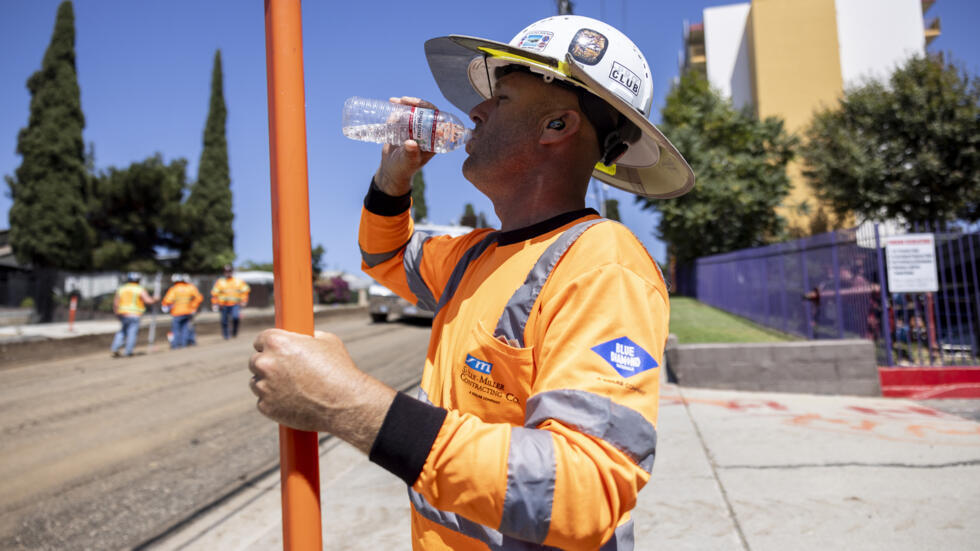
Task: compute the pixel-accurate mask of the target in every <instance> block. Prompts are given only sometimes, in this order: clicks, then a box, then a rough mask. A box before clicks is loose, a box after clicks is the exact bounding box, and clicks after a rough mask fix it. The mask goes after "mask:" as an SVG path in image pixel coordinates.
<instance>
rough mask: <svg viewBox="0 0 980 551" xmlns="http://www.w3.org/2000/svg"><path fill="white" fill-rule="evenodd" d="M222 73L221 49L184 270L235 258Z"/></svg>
mask: <svg viewBox="0 0 980 551" xmlns="http://www.w3.org/2000/svg"><path fill="white" fill-rule="evenodd" d="M222 80H223V79H222V73H221V50H218V51H217V52H215V54H214V69H213V71H212V73H211V104H210V107H209V109H208V120H207V123H206V125H205V127H204V149H203V150H202V151H201V162H200V163H199V164H198V168H197V181H196V182H194V184H193V185H192V186H191V192H190V196H189V197H188V198H187V203H186V205H185V213H186V220H187V225H186V230H187V232H186V235H185V239H186V242H185V244H184V247H185V249H184V251H183V254H182V255H181V264H182V266H183V269H184V270H187V271H192V272H216V271H219V270H220V269H221V267H222V266H223V265H225V264H230V263H231V262H232V261H233V260H234V259H235V232H234V230H233V229H232V226H231V222H232V220H233V218H234V214H232V210H231V176H230V171H229V169H228V140H227V138H226V137H225V120H226V119H227V116H228V112H227V109H226V108H225V96H224V91H223V84H222Z"/></svg>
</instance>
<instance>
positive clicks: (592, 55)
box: [568, 29, 609, 65]
mask: <svg viewBox="0 0 980 551" xmlns="http://www.w3.org/2000/svg"><path fill="white" fill-rule="evenodd" d="M607 46H609V40H608V39H607V38H606V37H605V35H603V34H602V33H600V32H598V31H593V30H592V29H579V30H578V32H577V33H575V37H574V38H572V42H571V44H569V45H568V53H570V54H572V58H573V59H575V60H576V61H579V62H581V63H585V64H586V65H595V64H596V63H599V62H600V61H601V60H602V56H603V55H604V54H605V53H606V47H607Z"/></svg>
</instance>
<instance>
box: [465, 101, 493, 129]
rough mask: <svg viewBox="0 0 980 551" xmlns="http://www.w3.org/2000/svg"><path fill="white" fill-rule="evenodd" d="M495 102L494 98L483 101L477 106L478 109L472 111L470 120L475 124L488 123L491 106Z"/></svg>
mask: <svg viewBox="0 0 980 551" xmlns="http://www.w3.org/2000/svg"><path fill="white" fill-rule="evenodd" d="M492 102H493V98H490V99H487V100H483V101H482V102H480V103H478V104H476V107H474V108H473V109H470V112H469V115H470V120H471V121H473V124H482V123H485V122H487V115H488V114H489V111H490V105H491V103H492Z"/></svg>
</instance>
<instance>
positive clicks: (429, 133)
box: [408, 107, 439, 151]
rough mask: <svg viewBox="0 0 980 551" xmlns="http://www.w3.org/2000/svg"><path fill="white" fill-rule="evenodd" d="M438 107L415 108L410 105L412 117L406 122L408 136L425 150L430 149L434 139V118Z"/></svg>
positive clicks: (436, 115) (437, 115) (437, 112)
mask: <svg viewBox="0 0 980 551" xmlns="http://www.w3.org/2000/svg"><path fill="white" fill-rule="evenodd" d="M438 117H439V110H438V109H416V108H415V107H412V118H411V121H410V122H409V124H408V137H409V139H412V140H415V141H416V142H418V143H419V147H420V148H421V149H423V150H425V151H432V148H433V146H434V144H435V141H436V119H437V118H438Z"/></svg>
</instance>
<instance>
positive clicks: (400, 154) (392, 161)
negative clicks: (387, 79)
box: [374, 96, 436, 196]
mask: <svg viewBox="0 0 980 551" xmlns="http://www.w3.org/2000/svg"><path fill="white" fill-rule="evenodd" d="M388 101H390V102H391V103H399V104H402V105H414V106H416V107H427V108H429V109H435V108H436V106H435V105H433V104H431V103H429V102H427V101H425V100H421V99H419V98H410V97H407V96H403V97H400V98H391V99H389V100H388ZM433 155H435V153H432V152H431V151H422V150H421V149H419V144H418V142H416V141H415V140H405V143H403V144H402V145H400V146H398V145H390V144H385V145H384V146H383V147H382V148H381V165H380V166H378V171H377V172H376V173H375V174H374V183H375V185H377V186H378V188H379V189H380V190H381V191H383V192H385V193H387V194H388V195H392V196H398V195H405V194H406V193H408V192H409V191H410V190H411V189H412V176H414V175H415V173H416V172H418V171H419V169H420V168H422V167H423V166H425V163H427V162H429V159H431V158H432V156H433Z"/></svg>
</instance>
